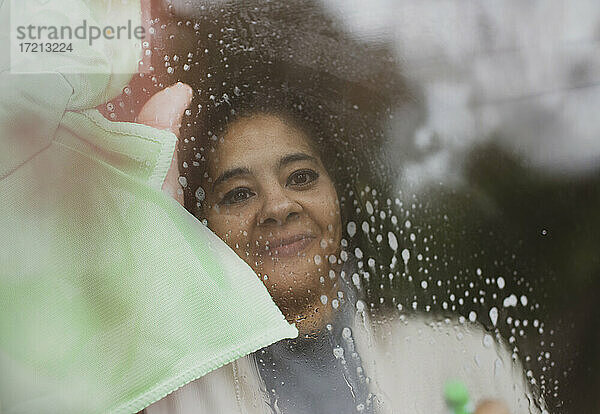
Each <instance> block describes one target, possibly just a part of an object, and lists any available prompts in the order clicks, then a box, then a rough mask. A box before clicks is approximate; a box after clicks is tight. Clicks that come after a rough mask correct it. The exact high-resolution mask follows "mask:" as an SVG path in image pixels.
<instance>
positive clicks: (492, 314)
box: [490, 306, 498, 326]
mask: <svg viewBox="0 0 600 414" xmlns="http://www.w3.org/2000/svg"><path fill="white" fill-rule="evenodd" d="M490 321H492V325H494V326H496V323H498V308H496V307H495V306H494V307H493V308H492V309H490Z"/></svg>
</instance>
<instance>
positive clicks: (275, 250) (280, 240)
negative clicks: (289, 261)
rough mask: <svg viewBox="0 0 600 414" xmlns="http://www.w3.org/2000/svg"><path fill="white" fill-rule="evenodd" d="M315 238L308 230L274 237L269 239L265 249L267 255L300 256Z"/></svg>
mask: <svg viewBox="0 0 600 414" xmlns="http://www.w3.org/2000/svg"><path fill="white" fill-rule="evenodd" d="M315 240H316V237H315V236H314V235H313V234H311V233H306V232H304V233H297V234H292V235H288V236H283V237H276V238H275V237H274V238H270V239H267V242H266V244H265V246H264V251H265V252H266V253H267V255H269V256H273V257H277V258H287V257H294V256H300V255H301V253H302V252H303V251H304V250H306V249H307V248H308V247H309V246H310V245H311V244H312V243H313V242H314V241H315Z"/></svg>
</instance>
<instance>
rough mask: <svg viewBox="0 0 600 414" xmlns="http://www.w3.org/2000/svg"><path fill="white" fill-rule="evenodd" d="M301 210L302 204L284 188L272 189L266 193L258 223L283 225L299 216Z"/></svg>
mask: <svg viewBox="0 0 600 414" xmlns="http://www.w3.org/2000/svg"><path fill="white" fill-rule="evenodd" d="M301 211H302V206H301V205H300V204H299V203H298V202H297V201H296V200H295V199H294V198H293V197H290V195H289V194H287V191H286V190H285V189H284V188H277V189H271V190H270V191H269V192H267V193H265V195H264V201H263V206H262V209H261V212H260V214H259V217H258V225H269V224H276V225H283V224H285V223H286V222H288V221H290V220H292V219H294V218H296V217H298V216H299V215H300V212H301Z"/></svg>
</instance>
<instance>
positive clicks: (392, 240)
mask: <svg viewBox="0 0 600 414" xmlns="http://www.w3.org/2000/svg"><path fill="white" fill-rule="evenodd" d="M387 236H388V244H389V245H390V248H391V249H392V250H394V251H396V250H398V239H396V235H395V234H394V233H392V232H391V231H390V232H389V233H388V234H387Z"/></svg>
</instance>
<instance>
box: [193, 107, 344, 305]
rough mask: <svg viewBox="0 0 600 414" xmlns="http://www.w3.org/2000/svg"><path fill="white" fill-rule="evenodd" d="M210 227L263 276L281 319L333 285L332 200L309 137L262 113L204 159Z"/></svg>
mask: <svg viewBox="0 0 600 414" xmlns="http://www.w3.org/2000/svg"><path fill="white" fill-rule="evenodd" d="M208 158H209V165H208V178H205V181H204V183H203V188H204V189H205V191H206V199H205V201H204V204H203V214H204V216H205V217H206V219H207V221H208V226H209V227H210V228H211V229H212V230H213V231H214V232H215V233H216V234H217V235H218V236H219V237H220V238H221V239H223V240H224V241H225V242H226V243H227V244H228V245H229V246H230V247H231V248H232V249H234V250H235V251H236V253H237V254H238V255H239V256H240V257H242V258H243V259H244V260H245V261H246V262H247V263H248V264H249V265H250V266H251V267H252V268H253V269H254V271H255V272H256V273H257V274H258V275H259V276H260V277H261V279H262V280H263V281H264V283H265V285H266V287H267V289H268V290H269V292H270V293H271V295H272V296H273V298H274V299H275V302H276V303H277V304H278V305H279V306H280V307H281V308H282V311H283V312H284V313H285V314H286V315H288V316H289V315H290V313H293V312H297V310H298V309H301V308H305V307H306V306H310V304H313V303H314V299H315V298H317V299H318V298H320V296H321V295H323V294H324V293H325V292H327V291H328V288H330V287H331V286H332V285H333V279H334V278H335V276H334V274H335V272H330V271H331V270H332V266H335V265H334V264H333V263H336V262H337V256H338V253H339V248H340V240H341V218H340V208H339V201H338V197H337V194H336V191H335V188H334V185H333V182H332V181H331V178H330V177H329V175H328V174H327V172H326V170H325V168H324V166H323V164H322V162H321V160H320V158H319V156H318V155H317V153H316V152H315V151H314V150H313V149H312V148H311V145H310V144H309V140H308V137H306V135H305V134H304V133H303V132H302V131H300V130H299V129H297V128H295V127H294V126H292V125H291V124H290V123H289V122H286V121H284V120H283V119H281V118H279V117H277V116H275V115H268V114H259V115H254V116H252V117H246V118H240V119H238V120H236V121H234V122H232V123H231V124H230V125H229V126H228V128H227V131H226V133H225V135H224V136H223V139H222V140H219V142H217V143H216V146H215V147H214V148H213V152H211V153H210V154H209V155H208Z"/></svg>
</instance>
